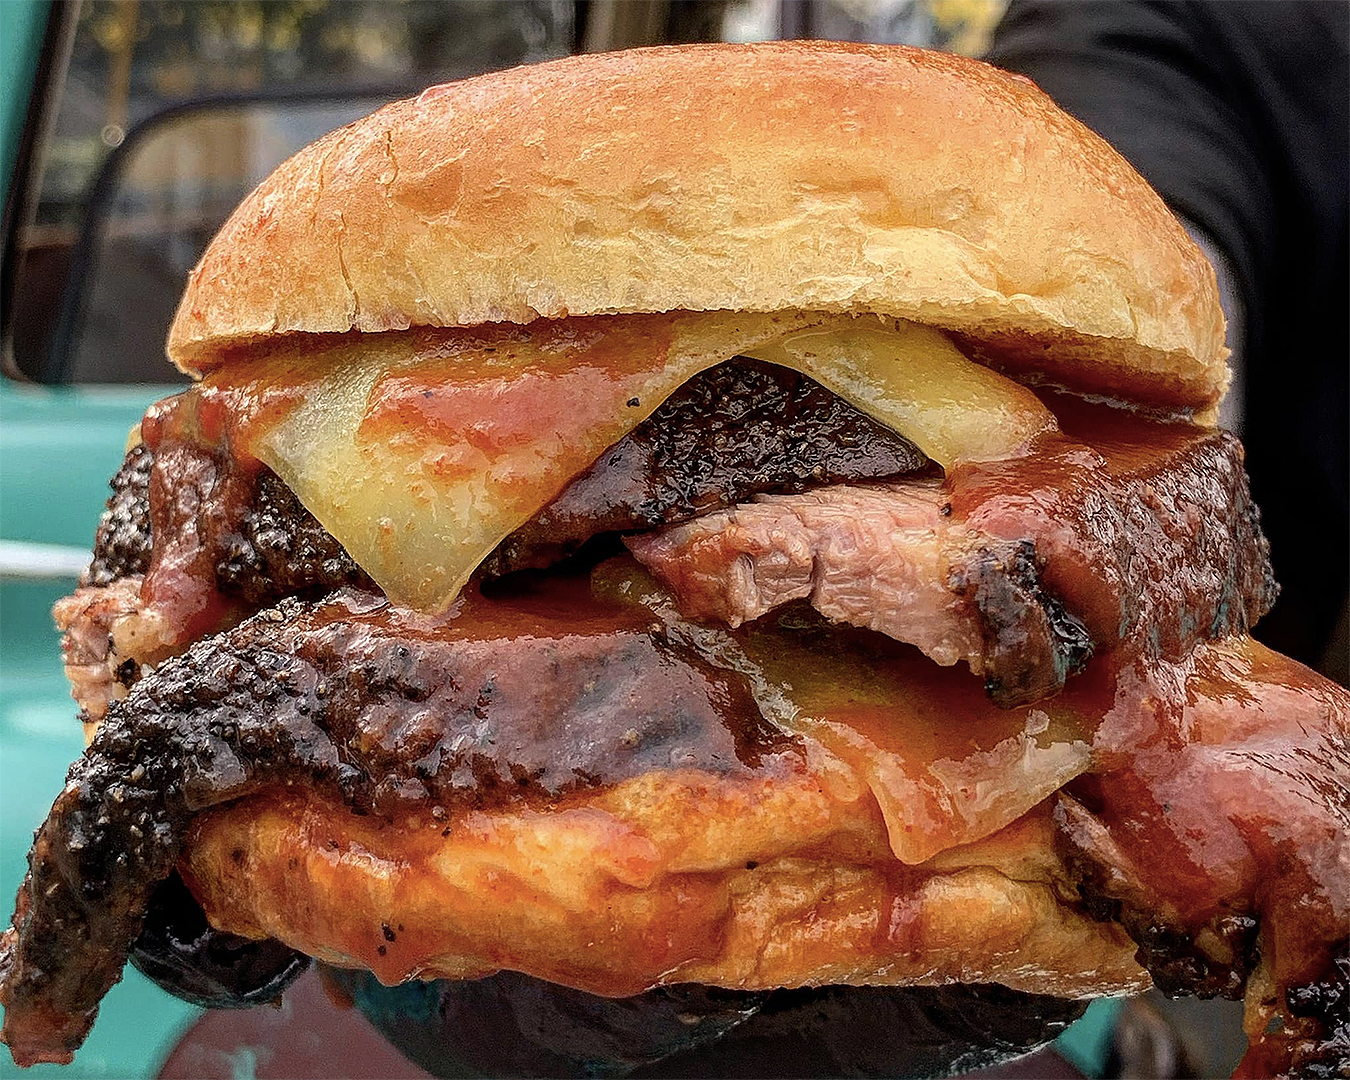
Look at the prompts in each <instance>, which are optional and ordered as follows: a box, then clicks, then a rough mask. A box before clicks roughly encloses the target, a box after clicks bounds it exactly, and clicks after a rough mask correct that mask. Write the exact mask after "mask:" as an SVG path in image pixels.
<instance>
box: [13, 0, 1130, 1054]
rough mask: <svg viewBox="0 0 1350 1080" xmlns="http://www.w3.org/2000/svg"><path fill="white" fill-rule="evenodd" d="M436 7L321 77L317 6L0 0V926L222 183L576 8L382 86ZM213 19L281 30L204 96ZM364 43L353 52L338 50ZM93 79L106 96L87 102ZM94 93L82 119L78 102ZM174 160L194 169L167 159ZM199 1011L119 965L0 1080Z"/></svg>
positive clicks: (51, 769)
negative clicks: (105, 552) (81, 626)
mask: <svg viewBox="0 0 1350 1080" xmlns="http://www.w3.org/2000/svg"><path fill="white" fill-rule="evenodd" d="M436 6H437V5H426V4H422V5H418V4H402V5H382V4H375V5H369V4H351V5H338V8H337V9H334V11H333V12H332V23H331V25H330V26H329V27H328V30H329V31H332V32H333V33H332V34H331V35H330V36H335V37H340V36H341V35H340V34H337V32H336V30H334V27H337V28H338V29H341V26H342V25H343V24H344V20H346V21H347V22H351V23H352V24H353V25H356V24H358V23H359V24H360V25H358V26H357V29H358V30H361V29H362V28H364V30H367V31H369V30H370V29H371V26H375V28H376V30H378V31H379V33H377V34H376V35H375V37H376V38H377V39H379V40H382V41H386V44H387V43H388V42H390V41H392V42H393V43H394V44H392V45H389V46H388V47H389V49H390V50H392V53H391V55H393V54H396V55H394V59H393V60H391V61H390V62H389V63H387V64H382V63H381V62H380V61H379V58H378V57H375V58H374V59H372V58H371V56H370V55H366V54H362V56H361V57H357V59H354V60H352V61H351V62H350V63H349V64H348V65H347V67H346V68H341V67H339V70H340V71H341V72H342V76H341V79H339V80H337V82H333V81H330V82H328V83H324V84H320V83H317V82H315V81H313V80H308V81H307V80H306V79H305V78H303V77H302V76H303V74H304V71H305V70H306V69H305V67H304V64H306V63H311V62H312V64H311V69H310V70H311V73H312V70H313V69H318V68H322V69H324V70H326V71H332V70H333V66H334V63H335V61H334V60H333V57H332V56H330V55H326V54H323V53H322V52H321V51H320V52H317V53H315V54H313V55H311V56H308V57H306V56H305V55H304V48H305V46H304V42H305V41H307V40H308V38H307V37H306V35H307V34H309V33H310V31H309V30H308V29H307V28H306V27H307V24H305V22H304V20H305V19H307V18H312V17H316V16H314V12H316V11H318V12H320V13H321V10H322V9H325V5H324V4H323V3H319V4H317V5H315V4H301V3H294V4H292V3H277V4H272V5H261V6H260V5H238V6H234V7H230V6H225V5H218V4H216V5H211V4H201V5H193V4H172V3H169V4H159V5H154V6H153V11H151V12H149V13H144V12H143V13H142V16H141V17H142V18H144V19H146V20H152V19H153V20H158V21H156V22H154V25H152V26H149V27H148V28H147V27H145V26H141V27H140V28H139V29H138V28H137V25H136V23H135V20H136V18H137V16H136V14H135V12H136V9H137V6H136V5H135V4H115V3H99V2H95V3H86V4H84V5H63V4H50V3H48V2H46V0H9V2H5V3H0V84H3V93H0V121H3V144H2V149H3V155H2V156H0V185H3V196H4V200H5V225H4V233H5V235H4V240H5V252H4V259H5V270H4V296H3V302H4V307H5V314H4V331H3V332H4V340H3V347H4V366H5V376H4V377H3V378H0V906H3V908H4V911H3V914H2V915H0V918H2V919H3V920H5V921H7V918H8V914H9V911H10V907H9V905H10V903H11V902H12V898H13V896H14V895H15V892H16V891H17V889H18V886H19V883H20V881H21V880H22V877H23V874H24V871H25V866H26V854H27V850H28V845H29V842H30V839H31V837H32V833H33V830H34V829H35V828H36V826H37V825H38V823H39V822H40V821H41V820H42V818H43V817H44V816H45V814H46V812H47V809H48V807H49V806H50V804H51V800H52V798H53V797H54V796H55V794H56V793H57V791H59V789H60V787H61V785H62V783H63V781H64V777H65V773H66V769H67V766H68V764H69V762H70V761H71V760H72V759H73V758H75V757H76V756H78V754H79V753H80V752H81V750H82V748H83V738H82V733H81V728H80V725H79V723H78V722H77V720H76V716H75V707H74V704H73V702H72V701H71V698H70V694H69V689H68V686H67V684H66V680H65V676H64V674H63V672H62V667H61V658H60V649H59V639H58V636H57V634H56V632H55V629H54V626H53V623H52V619H51V615H50V611H51V606H52V604H53V603H54V602H55V601H56V600H57V599H59V598H60V597H61V596H63V595H65V594H67V593H69V592H70V591H71V590H72V589H73V588H74V586H75V584H76V582H77V579H78V576H79V573H80V571H81V569H82V568H83V566H84V564H85V561H86V560H87V557H88V552H89V548H90V544H91V542H92V539H93V532H94V528H95V524H96V522H97V519H98V515H99V512H100V510H101V508H102V506H103V503H104V501H105V499H106V498H107V495H108V486H107V482H108V478H109V477H110V476H111V475H112V474H113V473H114V472H115V471H116V470H117V467H118V465H119V463H120V462H121V459H122V456H123V452H124V449H125V446H126V441H127V437H128V432H129V431H130V430H131V429H132V427H133V426H134V425H135V424H136V423H137V422H138V421H139V419H140V417H141V415H142V413H143V412H144V410H145V408H146V406H147V405H148V404H149V403H150V402H152V401H154V400H157V399H158V398H161V397H163V396H165V395H167V394H170V393H173V392H174V391H175V390H176V389H177V388H178V386H179V385H181V381H180V380H178V378H177V375H176V373H175V372H174V371H173V370H172V369H171V368H170V367H169V366H168V364H167V362H165V361H164V360H163V352H162V341H163V336H164V333H165V330H166V327H167V323H168V319H169V318H170V317H171V315H172V311H173V305H174V304H175V302H176V300H177V296H178V292H179V290H180V288H181V282H182V275H183V274H184V273H185V272H186V270H187V268H188V267H190V266H191V265H192V262H193V261H195V259H196V256H197V253H198V252H199V251H200V248H201V246H202V245H203V244H204V243H205V242H206V240H207V239H209V237H210V235H211V234H212V232H213V231H214V229H215V228H216V227H217V226H218V225H219V223H220V222H221V221H222V220H223V218H224V216H225V214H227V213H228V212H229V209H230V208H231V207H232V206H233V205H234V203H235V202H236V201H237V200H238V198H239V197H240V196H242V195H243V194H244V193H245V192H246V191H247V190H248V189H249V188H250V187H251V186H252V185H253V184H254V183H256V182H257V181H258V180H259V179H261V177H262V176H264V175H266V173H267V172H268V171H270V169H271V168H272V167H274V166H275V164H276V163H277V162H279V161H280V160H281V159H282V158H284V156H286V154H288V153H289V152H291V151H292V150H294V149H296V148H297V147H298V146H300V145H303V144H304V143H306V142H308V141H309V140H310V139H312V138H314V137H316V136H317V135H319V134H321V133H323V132H324V131H327V130H329V129H331V128H333V127H335V126H338V125H340V124H341V123H344V122H346V121H347V120H348V119H351V118H353V117H355V116H358V115H362V114H364V113H366V112H368V111H370V110H371V109H372V108H374V107H376V106H377V105H379V104H380V103H382V102H383V101H385V100H389V99H391V98H393V97H396V96H401V95H404V94H407V93H411V92H413V91H415V90H416V89H418V88H420V86H422V85H424V84H425V83H429V82H432V81H436V80H437V79H444V78H447V77H455V76H458V75H463V74H469V73H472V72H473V71H475V70H479V69H481V68H484V67H497V66H502V65H504V64H506V63H511V62H518V61H523V60H532V59H541V58H545V57H547V56H550V55H557V54H558V53H560V52H567V51H570V50H571V49H572V48H573V47H574V46H575V44H576V38H577V35H578V33H579V31H578V30H577V28H576V27H574V26H573V25H572V21H571V20H572V15H571V5H570V4H561V3H554V2H544V0H541V2H539V3H524V2H522V3H520V4H517V5H514V6H512V7H510V9H509V10H510V11H511V12H514V15H513V16H512V17H513V18H516V20H517V21H518V22H522V25H523V21H529V20H532V22H530V28H529V29H530V33H528V34H527V33H525V32H524V31H523V30H522V31H520V32H519V33H515V36H512V26H513V25H514V24H511V25H507V26H506V27H505V29H503V27H502V26H500V25H499V26H496V27H495V28H484V29H483V30H482V32H481V33H479V34H478V36H476V37H475V36H474V35H473V34H469V35H468V37H467V38H464V37H463V36H461V37H460V38H456V39H455V40H454V41H449V42H447V43H445V44H444V45H443V46H441V47H440V51H439V52H437V51H436V47H434V46H432V47H430V48H431V51H430V52H429V53H427V54H426V55H423V56H422V58H421V59H420V60H418V61H417V62H416V63H412V64H410V65H406V66H405V67H403V68H402V69H400V70H399V73H398V75H397V78H393V79H391V78H390V76H389V75H388V73H389V72H390V71H393V70H395V69H397V68H398V63H397V62H396V61H399V60H400V57H404V58H406V57H405V53H406V55H407V56H414V57H416V56H418V55H421V54H418V53H417V52H416V50H415V49H414V50H412V51H408V48H411V46H408V42H410V41H413V40H414V39H415V38H417V37H418V36H419V35H422V36H425V35H424V34H423V33H422V30H421V29H420V28H419V23H418V21H417V20H418V19H419V18H422V17H423V15H424V14H425V10H427V9H429V8H430V7H436ZM441 6H443V5H441ZM452 6H453V5H452ZM470 6H471V5H470ZM592 6H596V5H592ZM146 7H147V8H148V7H150V5H146ZM372 7H373V8H380V9H385V8H387V9H388V10H386V11H381V12H377V13H376V15H375V16H373V17H372V18H373V20H374V21H373V22H371V21H370V20H369V19H368V20H367V21H366V22H365V23H361V22H360V19H359V18H358V9H370V8H372ZM490 7H492V6H491V5H482V6H481V8H480V9H479V10H480V12H485V11H487V10H488V9H489V8H490ZM198 8H199V9H200V10H197V9H198ZM339 9H340V10H339ZM500 10H507V9H506V8H502V9H500ZM175 12H176V14H175ZM399 12H401V15H400V14H398V13H399ZM128 13H130V15H129V14H128ZM307 13H308V14H307ZM208 15H209V16H210V17H211V18H217V19H219V20H220V25H219V26H218V27H216V30H219V31H220V33H223V34H225V35H226V37H227V38H229V39H230V40H233V41H235V42H236V46H237V48H236V52H239V51H241V50H242V51H243V52H247V51H248V48H249V46H248V44H247V43H248V41H249V40H254V39H256V41H258V42H262V43H263V46H261V47H262V48H263V51H264V53H266V52H267V50H268V49H271V46H272V45H273V44H276V45H277V48H275V49H272V53H275V54H276V55H271V54H270V53H269V54H267V55H264V56H263V58H262V60H261V61H259V71H260V72H261V73H262V74H261V75H260V76H259V77H258V78H257V79H256V80H255V85H251V86H244V87H243V89H240V80H236V85H233V86H232V87H231V88H229V89H228V91H227V90H222V89H220V86H222V85H227V84H228V83H229V79H230V78H233V77H234V76H233V75H230V74H229V73H230V71H231V69H232V67H234V68H237V67H238V65H239V63H240V61H239V57H238V56H237V55H234V54H232V53H231V52H230V50H229V48H226V49H225V53H224V55H221V56H216V57H215V58H214V60H211V61H210V63H209V64H207V67H208V69H209V70H208V72H207V76H200V75H199V76H194V77H196V78H197V83H196V84H195V86H194V85H193V84H192V83H191V82H188V83H184V82H182V79H183V75H182V72H181V71H180V70H179V67H176V66H175V64H176V63H177V61H175V60H174V57H175V56H177V53H176V52H175V48H176V46H175V45H174V38H173V33H174V32H175V31H174V26H175V25H177V26H178V28H179V31H181V32H182V33H185V34H186V33H190V32H196V31H202V33H206V30H210V29H211V28H210V27H207V28H206V30H203V29H202V27H201V26H196V27H194V20H201V21H203V24H204V22H205V21H206V20H207V17H208ZM396 15H397V18H396V17H395V16H396ZM362 17H364V16H362ZM175 18H177V19H178V20H179V22H178V23H177V24H175V23H174V21H173V20H174V19H175ZM398 18H401V19H402V20H403V21H402V22H401V23H400V22H398ZM128 19H130V22H128ZM231 20H234V21H235V23H238V25H235V24H234V23H232V22H231ZM249 20H253V22H250V21H249ZM501 21H502V20H500V19H499V20H498V22H501ZM507 22H508V23H509V22H510V20H507ZM142 31H144V33H143V34H142ZM212 32H214V31H212ZM353 33H355V31H353ZM287 34H292V35H293V40H292V39H288V38H287V37H286V35H287ZM400 34H401V35H402V38H401V39H400V36H399V35H400ZM119 35H120V37H119ZM230 35H233V37H231V36H230ZM380 35H384V36H383V37H381V36H380ZM319 37H322V35H317V36H316V37H315V40H318V38H319ZM325 40H326V39H325ZM353 40H355V38H353ZM400 40H401V41H402V42H403V44H401V45H400V44H399V42H400ZM288 41H290V46H289V47H290V48H291V50H292V52H294V53H295V55H296V57H299V58H300V59H298V60H296V61H295V62H296V63H298V64H299V65H300V67H299V69H297V70H300V72H301V75H294V74H292V76H291V77H287V76H286V74H285V73H286V71H288V70H290V69H288V68H287V67H286V63H287V61H286V60H285V57H284V56H283V55H282V54H283V53H284V52H285V49H286V48H287V42H288ZM240 42H242V44H239V43H240ZM142 44H144V45H145V48H146V49H147V50H149V51H151V52H152V53H154V55H152V56H151V57H150V58H149V59H147V60H146V61H145V63H144V66H143V67H138V64H141V60H140V59H139V58H138V55H137V54H136V49H138V48H140V47H141V46H142ZM152 45H153V46H154V49H158V50H159V51H158V52H154V49H151V46H152ZM366 46H369V41H367V42H366ZM366 46H363V48H364V47H366ZM405 46H407V47H408V48H405ZM316 48H318V46H316ZM372 48H373V47H372ZM100 50H102V52H100ZM400 50H403V51H400ZM475 50H476V51H475ZM359 51H360V50H358V49H356V47H355V46H353V55H355V53H356V52H359ZM105 54H106V55H105ZM292 59H295V57H292ZM302 61H303V62H302ZM362 64H364V65H365V67H364V68H363V67H362V66H361V65H362ZM81 65H83V66H81ZM269 65H270V67H269ZM90 72H93V73H94V75H96V76H97V78H94V77H92V76H90V75H89V73H90ZM278 72H280V74H278ZM212 73H214V74H212ZM227 76H228V77H227ZM212 78H214V79H216V84H214V85H213V84H211V79H212ZM81 79H84V80H85V81H84V83H83V84H80V80H81ZM119 80H120V82H119ZM175 80H178V81H177V82H176V81H175ZM91 87H92V88H93V89H95V90H99V91H100V93H101V94H102V96H98V95H94V97H93V98H92V99H91V98H90V96H89V91H90V89H91ZM138 87H139V89H138ZM155 88H158V90H156V89H155ZM156 93H158V94H159V96H158V97H156V96H155V94H156ZM81 94H83V95H84V99H81V97H80V95H81ZM91 102H92V105H91ZM94 106H96V108H93V107H94ZM91 108H92V109H93V111H92V114H91V115H89V116H85V117H84V118H83V119H81V116H80V110H81V109H84V110H85V111H86V112H89V111H90V109H91ZM80 123H83V126H84V128H83V130H81V129H80V127H79V125H80ZM187 159H191V160H192V161H193V162H195V164H193V165H191V166H190V167H186V166H183V164H182V163H183V161H185V160H187ZM185 168H186V169H187V171H182V170H183V169H185ZM62 184H65V190H62V187H61V185H62ZM1116 1008H1117V1006H1116V1004H1115V1003H1112V1002H1101V1003H1098V1004H1097V1005H1094V1006H1093V1007H1092V1008H1091V1009H1090V1010H1089V1013H1088V1014H1087V1016H1085V1017H1084V1018H1083V1019H1082V1020H1080V1021H1079V1022H1078V1023H1077V1024H1075V1025H1074V1026H1073V1027H1072V1028H1071V1029H1070V1030H1069V1031H1068V1033H1066V1034H1065V1035H1064V1036H1063V1037H1062V1038H1061V1040H1060V1043H1059V1048H1060V1051H1061V1054H1062V1055H1063V1056H1064V1057H1065V1058H1067V1059H1068V1060H1069V1061H1070V1062H1072V1063H1073V1064H1074V1065H1075V1066H1076V1067H1077V1068H1078V1069H1079V1070H1081V1071H1083V1072H1085V1073H1086V1074H1087V1075H1101V1069H1102V1066H1103V1062H1104V1059H1105V1057H1106V1053H1107V1043H1108V1042H1109V1032H1110V1029H1111V1025H1112V1021H1113V1018H1114V1016H1115V1012H1116ZM200 1016H201V1010H199V1009H197V1008H195V1007H193V1006H191V1005H188V1004H185V1003H184V1002H182V1001H179V1000H178V999H176V998H174V997H172V996H170V995H168V994H166V993H164V992H163V991H161V990H160V989H159V988H157V987H156V986H154V985H153V984H152V983H150V982H149V981H148V980H147V979H145V978H144V977H143V976H142V975H140V974H139V972H137V971H135V970H134V969H132V968H130V967H128V968H127V970H126V973H125V975H124V977H123V980H122V981H121V983H120V984H119V985H118V986H116V987H115V988H114V989H113V991H112V992H111V993H110V994H109V995H108V996H107V997H106V999H105V1000H104V1002H103V1005H102V1008H101V1011H100V1016H99V1020H98V1023H97V1024H96V1026H95V1027H94V1030H93V1033H92V1034H91V1036H90V1037H89V1039H88V1041H87V1042H86V1044H85V1045H84V1047H83V1048H82V1049H81V1050H80V1051H79V1052H78V1053H77V1054H76V1057H75V1060H74V1063H73V1064H71V1065H69V1066H51V1065H46V1066H38V1067H36V1068H34V1069H33V1070H29V1071H26V1072H22V1073H21V1072H20V1070H18V1069H17V1068H16V1067H15V1066H14V1065H13V1063H12V1062H11V1060H10V1058H9V1055H8V1053H6V1052H4V1051H3V1049H0V1076H17V1075H24V1076H28V1077H34V1078H46V1077H64V1078H74V1077H79V1078H93V1077H150V1076H155V1075H158V1074H159V1073H160V1070H161V1068H162V1067H163V1065H164V1063H165V1061H166V1060H167V1059H168V1058H169V1056H170V1054H171V1052H172V1051H173V1049H174V1047H175V1046H176V1044H178V1042H179V1040H180V1039H181V1038H182V1037H183V1035H184V1033H185V1032H186V1031H187V1030H188V1029H189V1028H190V1027H191V1025H192V1024H193V1023H194V1021H196V1020H198V1019H199V1018H200ZM257 1064H258V1063H257V1061H256V1060H255V1059H254V1058H251V1057H250V1056H249V1054H248V1053H241V1054H240V1055H238V1056H236V1057H231V1058H229V1059H228V1060H225V1061H223V1063H222V1065H221V1067H222V1068H224V1069H226V1072H225V1073H224V1075H235V1076H240V1077H246V1076H253V1075H258V1073H257V1072H256V1066H257ZM367 1075H369V1074H367ZM387 1075H393V1074H387Z"/></svg>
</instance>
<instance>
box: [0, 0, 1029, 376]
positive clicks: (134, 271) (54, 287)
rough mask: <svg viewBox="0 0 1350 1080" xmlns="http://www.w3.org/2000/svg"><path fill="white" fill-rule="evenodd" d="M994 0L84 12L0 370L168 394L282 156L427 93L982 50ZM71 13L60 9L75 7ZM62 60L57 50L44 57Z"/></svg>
mask: <svg viewBox="0 0 1350 1080" xmlns="http://www.w3.org/2000/svg"><path fill="white" fill-rule="evenodd" d="M1002 8H1003V3H1002V0H580V2H575V3H574V2H573V0H370V2H355V0H84V2H83V3H80V4H78V5H66V6H59V7H58V10H59V11H60V12H61V17H62V18H64V19H66V20H67V22H68V26H67V30H68V34H67V39H66V40H67V50H68V58H67V62H66V63H65V64H64V68H63V71H64V74H63V76H62V77H61V78H60V79H59V80H57V81H56V82H55V83H54V84H53V86H52V87H50V88H49V90H48V95H49V98H50V100H49V101H48V105H49V109H50V113H49V115H50V116H51V118H52V119H51V125H50V131H49V134H48V136H47V137H46V138H45V139H43V140H41V141H40V145H39V147H38V150H37V152H36V157H35V160H34V162H33V163H32V165H31V166H30V168H29V170H28V180H27V189H28V190H27V199H26V205H27V206H28V208H29V212H28V215H27V217H26V218H25V219H23V220H20V221H19V223H18V226H17V228H16V229H15V230H14V234H13V236H14V238H13V241H12V244H13V248H14V250H13V251H7V252H6V253H5V254H6V258H12V260H13V262H12V265H13V267H14V276H13V286H12V288H13V292H12V294H11V295H10V296H9V297H7V298H6V299H7V300H8V301H9V302H10V316H9V323H10V326H9V334H10V339H11V354H12V367H13V369H15V370H11V372H10V373H11V374H19V375H22V376H25V377H28V378H31V379H35V380H38V381H41V382H66V381H75V382H147V381H148V382H165V381H173V380H174V379H175V378H177V375H176V373H175V372H174V370H173V369H172V368H171V367H170V366H169V365H168V364H167V363H166V361H165V359H164V348H163V343H164V339H165V336H166V334H167V331H168V326H169V323H170V321H171V319H172V317H173V312H174V308H175V305H176V303H177V299H178V296H179V295H180V293H181V292H182V287H183V281H184V277H185V275H186V274H187V272H188V270H189V269H190V268H191V267H192V266H193V264H194V263H195V262H196V260H197V258H198V256H199V255H200V253H201V251H202V249H203V248H204V247H205V245H206V244H207V242H208V241H209V240H210V238H211V237H212V236H213V235H214V234H215V232H216V230H217V229H218V228H219V227H220V225H221V224H222V223H223V222H224V220H225V218H226V217H227V216H228V214H229V213H230V211H231V210H232V209H233V208H234V206H235V205H236V204H237V203H238V202H239V200H240V199H241V198H243V196H244V195H245V194H247V192H248V191H249V190H251V188H252V187H253V186H254V185H256V184H257V183H258V182H259V181H260V180H261V179H262V178H263V177H264V176H266V175H267V174H268V173H269V172H270V171H271V170H272V169H273V168H274V167H275V166H276V165H277V164H279V163H280V162H281V161H282V160H284V159H285V158H286V157H287V156H289V155H290V154H291V153H293V152H294V151H296V150H298V149H299V148H300V147H302V146H304V145H305V144H306V143H308V142H311V141H312V140H313V139H315V138H317V137H319V136H320V135H322V134H324V133H325V132H327V131H330V130H332V129H333V128H335V127H338V126H340V125H341V124H344V123H346V122H348V121H349V120H352V119H355V118H356V117H358V116H362V115H364V114H366V113H368V112H370V111H372V110H373V109H375V108H377V107H378V106H379V105H381V104H383V103H385V102H387V101H391V100H394V99H395V98H399V97H406V96H408V95H411V94H414V93H417V92H418V91H420V90H421V89H423V88H424V87H426V86H428V85H431V84H433V83H437V82H445V81H448V80H451V79H458V78H463V77H466V76H469V75H473V74H477V73H479V72H483V71H488V70H492V69H495V68H501V67H507V66H511V65H514V64H519V63H529V62H533V61H538V60H544V59H549V58H551V57H556V56H563V55H566V54H568V53H570V52H573V51H576V50H579V49H587V50H597V49H610V48H623V47H629V46H635V45H647V44H655V43H658V42H668V41H700V40H731V41H751V40H761V39H766V38H779V37H820V38H837V39H849V40H859V41H894V42H905V43H908V44H914V45H926V46H934V47H939V48H947V49H951V50H953V51H958V52H966V53H970V54H974V53H978V52H979V51H980V50H981V49H982V48H983V46H984V42H985V41H986V40H987V37H988V34H989V31H990V30H991V29H992V27H993V25H994V23H995V22H996V21H997V18H998V15H999V14H1000V12H1001V11H1002ZM72 13H73V14H72ZM58 63H59V60H58Z"/></svg>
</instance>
